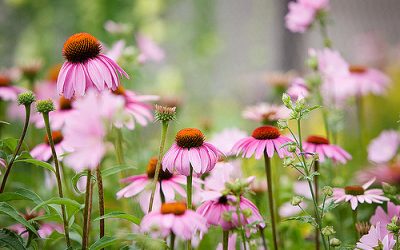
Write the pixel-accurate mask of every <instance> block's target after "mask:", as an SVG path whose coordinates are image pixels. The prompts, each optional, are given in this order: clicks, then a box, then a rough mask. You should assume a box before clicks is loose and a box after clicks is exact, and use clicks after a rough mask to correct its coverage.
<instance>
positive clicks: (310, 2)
mask: <svg viewBox="0 0 400 250" xmlns="http://www.w3.org/2000/svg"><path fill="white" fill-rule="evenodd" d="M298 2H299V3H301V4H303V5H304V6H307V7H310V8H313V9H315V10H316V11H318V10H322V9H328V8H329V0H298Z"/></svg>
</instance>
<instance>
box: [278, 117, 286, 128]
mask: <svg viewBox="0 0 400 250" xmlns="http://www.w3.org/2000/svg"><path fill="white" fill-rule="evenodd" d="M276 125H277V126H278V128H279V129H285V128H287V127H288V123H287V121H286V120H282V119H280V120H278V121H277V123H276Z"/></svg>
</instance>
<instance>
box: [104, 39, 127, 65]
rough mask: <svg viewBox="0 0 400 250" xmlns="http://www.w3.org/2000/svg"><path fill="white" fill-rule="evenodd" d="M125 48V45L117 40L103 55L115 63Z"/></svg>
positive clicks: (122, 41)
mask: <svg viewBox="0 0 400 250" xmlns="http://www.w3.org/2000/svg"><path fill="white" fill-rule="evenodd" d="M125 46H126V43H125V41H124V40H118V41H116V42H115V43H114V44H113V45H112V46H111V48H109V49H108V50H107V51H106V53H105V55H106V56H107V57H108V58H110V59H111V60H113V61H115V62H117V61H118V59H119V58H120V57H121V56H122V53H123V52H124V49H125Z"/></svg>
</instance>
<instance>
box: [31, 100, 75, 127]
mask: <svg viewBox="0 0 400 250" xmlns="http://www.w3.org/2000/svg"><path fill="white" fill-rule="evenodd" d="M72 103H73V99H66V98H65V97H63V96H60V97H59V98H58V102H56V110H54V111H53V112H51V113H49V119H50V125H51V128H52V129H61V128H62V127H63V126H64V124H65V121H66V120H67V119H69V115H70V114H71V113H73V111H74V109H73V107H72ZM34 120H35V125H36V127H38V128H43V127H44V121H43V119H42V118H41V117H35V118H34Z"/></svg>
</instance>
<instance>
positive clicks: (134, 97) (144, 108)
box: [113, 85, 159, 129]
mask: <svg viewBox="0 0 400 250" xmlns="http://www.w3.org/2000/svg"><path fill="white" fill-rule="evenodd" d="M113 93H114V94H116V95H118V96H121V97H123V98H124V100H125V111H126V113H127V114H129V118H128V119H126V121H124V122H119V123H118V122H117V123H115V124H114V125H115V126H116V127H118V128H120V127H122V126H123V125H124V126H126V127H127V128H128V129H134V128H135V122H137V123H139V124H140V125H141V126H146V125H147V124H148V122H151V121H153V120H154V117H153V112H152V110H153V107H152V106H151V105H150V104H148V103H147V102H149V101H157V100H158V99H159V97H158V96H156V95H138V94H136V93H135V92H133V91H130V90H127V89H125V88H124V87H122V85H119V86H118V88H117V89H116V90H115V91H113Z"/></svg>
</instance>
